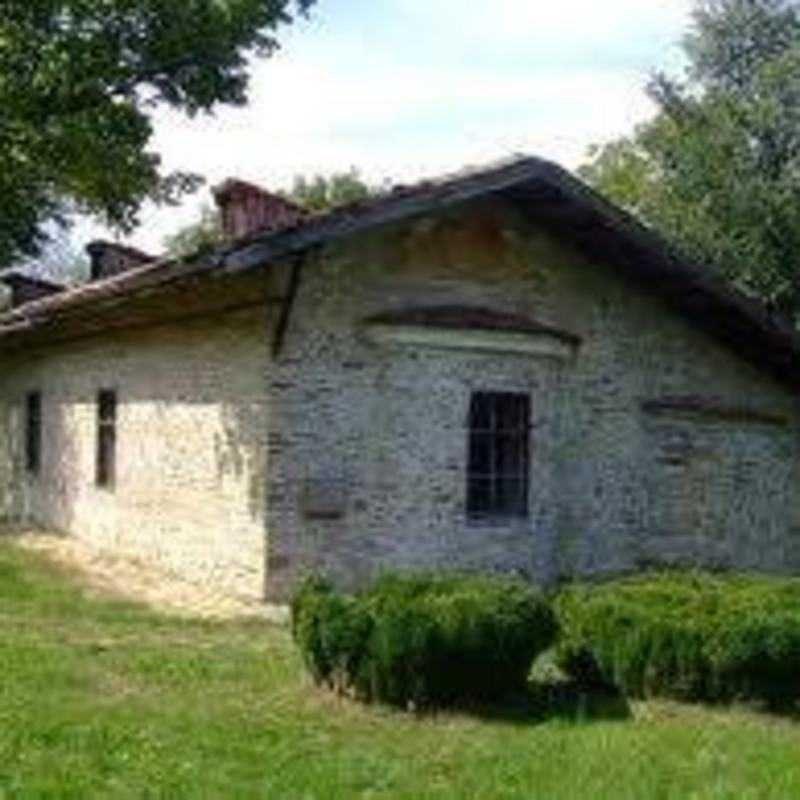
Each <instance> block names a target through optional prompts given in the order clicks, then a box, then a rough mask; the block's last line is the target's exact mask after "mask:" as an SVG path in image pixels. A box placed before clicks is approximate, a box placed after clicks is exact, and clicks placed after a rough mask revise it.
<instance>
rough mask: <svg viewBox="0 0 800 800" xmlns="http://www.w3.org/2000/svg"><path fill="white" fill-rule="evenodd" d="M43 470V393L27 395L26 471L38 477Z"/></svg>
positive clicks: (36, 391)
mask: <svg viewBox="0 0 800 800" xmlns="http://www.w3.org/2000/svg"><path fill="white" fill-rule="evenodd" d="M41 470H42V393H41V391H39V390H35V391H32V392H28V393H27V394H26V395H25V471H26V472H27V473H28V475H31V476H33V477H37V476H38V475H39V474H40V473H41Z"/></svg>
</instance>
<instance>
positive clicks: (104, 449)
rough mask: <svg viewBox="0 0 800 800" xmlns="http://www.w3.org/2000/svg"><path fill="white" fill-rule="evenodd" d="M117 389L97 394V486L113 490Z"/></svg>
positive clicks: (115, 454) (115, 472) (115, 463)
mask: <svg viewBox="0 0 800 800" xmlns="http://www.w3.org/2000/svg"><path fill="white" fill-rule="evenodd" d="M118 405H119V403H118V398H117V391H116V389H101V390H100V391H99V392H98V393H97V451H96V454H95V486H97V487H98V488H100V489H108V490H113V489H114V487H115V485H116V479H117V409H118Z"/></svg>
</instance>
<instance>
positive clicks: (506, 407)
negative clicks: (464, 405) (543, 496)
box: [465, 390, 531, 523]
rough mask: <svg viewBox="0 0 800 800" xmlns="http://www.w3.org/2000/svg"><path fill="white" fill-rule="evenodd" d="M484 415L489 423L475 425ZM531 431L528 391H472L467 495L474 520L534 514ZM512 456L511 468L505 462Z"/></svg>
mask: <svg viewBox="0 0 800 800" xmlns="http://www.w3.org/2000/svg"><path fill="white" fill-rule="evenodd" d="M481 417H482V418H483V419H484V420H488V424H487V425H483V426H479V425H477V424H476V422H477V421H478V419H479V418H481ZM509 418H511V419H512V423H513V424H511V425H510V426H509V425H507V424H506V423H507V422H508V420H509ZM530 431H531V397H530V394H529V393H527V392H511V391H483V390H481V391H473V392H472V394H471V395H470V402H469V410H468V418H467V465H466V466H467V469H466V498H465V509H466V516H467V519H468V520H469V521H470V522H474V523H481V522H492V521H497V520H515V519H518V520H523V519H528V518H529V516H530V497H529V495H530V471H531V470H530V460H531V442H530ZM481 450H483V451H484V452H483V456H481V453H480V451H481ZM509 459H510V461H511V462H512V463H511V470H510V471H509V472H505V471H502V469H501V467H500V464H501V462H505V461H508V460H509ZM480 460H483V461H484V462H485V463H484V465H483V468H482V469H481V471H477V470H476V462H478V461H480ZM487 489H488V491H487Z"/></svg>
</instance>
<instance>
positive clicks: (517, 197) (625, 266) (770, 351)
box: [0, 158, 800, 390]
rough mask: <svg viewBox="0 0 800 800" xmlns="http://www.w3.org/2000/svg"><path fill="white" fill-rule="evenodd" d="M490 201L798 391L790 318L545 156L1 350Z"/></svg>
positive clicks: (178, 270)
mask: <svg viewBox="0 0 800 800" xmlns="http://www.w3.org/2000/svg"><path fill="white" fill-rule="evenodd" d="M485 196H501V197H503V198H505V199H507V200H509V201H511V202H512V203H514V204H515V205H516V207H518V208H519V209H520V211H521V212H522V213H523V214H524V215H526V216H527V217H528V218H529V219H531V220H532V221H535V222H536V223H537V224H541V225H543V226H546V227H547V228H549V229H550V230H552V231H553V232H554V233H557V234H561V235H568V238H569V241H570V242H571V243H573V244H574V245H575V246H576V247H578V248H579V249H580V250H582V251H583V252H585V254H586V255H587V256H588V257H589V258H590V259H593V260H595V261H602V263H603V264H604V265H606V266H607V268H610V269H614V270H615V271H618V272H619V273H620V274H622V275H624V276H625V277H626V278H627V279H628V280H630V281H631V282H633V283H635V284H636V285H637V286H638V287H639V288H640V290H642V291H644V292H647V293H649V294H651V295H653V296H656V297H659V298H661V299H662V300H664V301H665V302H666V303H667V304H669V305H670V306H671V307H673V308H674V310H675V311H676V312H677V313H679V314H681V315H682V316H684V317H685V318H686V319H688V320H689V321H690V322H691V324H692V325H694V326H696V327H698V328H700V329H702V330H704V331H705V332H707V333H708V334H709V335H711V336H713V337H714V338H716V339H717V340H718V341H720V342H721V343H723V344H725V345H727V346H728V347H731V348H733V349H734V350H735V352H737V353H738V354H739V355H741V356H742V357H743V358H745V359H747V360H749V361H751V362H752V363H753V364H755V365H756V366H758V367H759V368H761V369H763V370H765V371H767V372H769V373H770V374H771V375H773V376H774V377H775V378H777V379H778V380H780V381H781V382H783V383H784V384H787V385H788V386H790V387H791V388H792V389H794V390H797V389H800V337H798V334H797V332H796V331H795V330H794V328H793V327H792V326H791V325H790V324H789V322H788V321H787V320H785V319H783V318H781V317H777V316H772V315H770V314H769V313H768V312H767V310H766V309H765V308H764V306H763V305H762V304H760V303H759V302H757V301H755V300H752V299H750V298H747V297H745V296H744V295H743V294H741V293H740V292H738V291H736V290H735V289H733V288H731V287H730V286H729V285H728V284H727V283H726V282H725V281H724V280H723V279H722V278H721V277H719V276H717V275H716V274H715V272H714V271H713V270H711V269H709V268H707V267H704V266H702V265H699V264H695V263H693V262H691V261H687V260H685V259H682V258H681V257H680V256H679V255H678V254H677V253H675V252H674V250H672V249H671V248H670V247H669V246H668V245H667V244H666V243H665V242H664V241H663V240H661V239H660V238H659V237H657V236H656V235H655V234H653V233H652V232H651V231H650V230H648V229H647V228H645V227H644V226H643V225H641V224H640V223H639V222H637V221H636V220H635V219H634V218H633V217H631V216H630V215H628V214H626V213H625V212H624V211H622V210H620V209H619V208H617V207H615V206H613V205H612V204H611V203H609V202H608V201H606V200H605V199H603V198H602V197H600V196H599V195H597V194H596V193H595V192H594V191H592V190H591V189H590V188H589V187H588V186H586V185H585V184H584V183H582V182H581V181H579V180H578V179H577V178H575V177H573V176H572V175H571V174H570V173H568V172H567V171H565V170H563V169H562V168H560V167H558V166H557V165H555V164H552V163H550V162H547V161H543V160H541V159H538V158H517V159H514V160H512V161H509V162H506V163H502V164H499V165H493V166H490V167H488V168H486V169H481V170H477V171H468V172H463V173H460V174H457V175H454V176H450V177H447V178H444V179H441V180H437V181H426V182H422V183H419V184H416V185H415V186H413V187H401V188H397V189H395V190H394V191H392V192H391V193H388V194H386V195H384V196H381V197H379V198H377V199H373V200H368V201H364V202H362V203H359V204H355V205H351V206H347V207H345V208H343V209H340V210H337V211H334V212H331V213H329V214H325V215H321V216H318V217H312V218H310V219H308V220H304V221H302V222H300V223H298V224H297V225H294V226H292V227H289V228H285V229H282V230H279V231H275V232H269V233H266V234H262V235H258V236H254V237H250V238H249V239H245V240H240V241H238V242H236V243H235V244H232V245H230V246H228V247H226V248H224V249H222V250H220V251H218V252H216V253H214V254H212V255H210V256H208V257H205V258H200V259H196V260H193V261H187V262H174V261H157V262H154V263H152V264H146V265H144V266H142V267H138V268H135V269H132V270H129V271H128V272H125V273H123V274H121V275H118V276H114V277H113V278H108V279H106V280H102V281H97V282H95V283H91V284H88V285H84V286H81V287H77V288H75V289H71V290H67V291H64V292H61V293H59V294H58V295H55V296H53V297H48V298H45V299H43V300H39V301H35V302H32V303H28V304H26V305H24V306H23V307H21V308H18V309H15V310H13V311H11V312H10V313H7V314H4V315H3V316H0V351H2V350H3V349H5V348H8V347H10V346H11V345H12V344H17V345H22V344H24V342H25V341H26V337H27V336H29V335H30V334H31V333H32V332H33V331H43V330H47V329H48V328H51V329H53V327H54V326H56V327H57V326H58V324H59V321H61V320H64V319H72V320H78V319H80V318H81V317H82V316H87V317H88V318H91V319H93V320H94V321H95V328H97V327H98V326H99V327H102V324H103V323H102V320H103V319H105V318H108V321H109V323H110V322H111V318H112V315H109V314H108V313H107V309H109V308H111V307H119V306H120V304H124V303H128V302H132V301H133V298H135V297H138V296H142V295H148V296H152V295H153V294H158V293H161V292H165V293H174V292H175V291H176V290H177V289H179V288H180V287H182V286H186V285H188V284H194V285H198V284H199V282H203V281H204V280H205V279H206V278H210V277H213V278H214V279H215V282H216V281H223V282H225V281H227V280H228V279H233V277H234V276H236V275H239V274H242V273H247V272H250V271H253V270H257V269H260V268H262V267H264V266H265V265H276V264H278V263H280V262H282V261H286V260H291V259H292V257H294V256H296V255H298V254H302V253H305V252H307V251H309V250H311V249H313V248H316V247H319V246H321V245H325V244H327V243H330V242H334V241H337V240H341V239H345V238H348V237H351V236H354V235H356V234H358V233H361V232H364V231H367V230H370V229H374V228H377V227H380V226H385V225H391V224H393V223H398V222H401V221H403V220H407V219H412V218H415V217H418V216H421V215H425V214H429V213H432V212H435V211H437V210H440V209H445V208H447V207H451V206H455V205H457V204H461V203H465V202H468V201H470V200H473V199H476V198H479V197H485Z"/></svg>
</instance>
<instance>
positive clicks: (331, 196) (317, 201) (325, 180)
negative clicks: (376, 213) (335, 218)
mask: <svg viewBox="0 0 800 800" xmlns="http://www.w3.org/2000/svg"><path fill="white" fill-rule="evenodd" d="M377 192H378V189H377V188H376V187H371V186H369V185H368V184H366V183H365V182H364V181H363V180H362V179H361V174H360V172H359V171H358V170H357V169H356V168H355V167H351V168H350V169H349V170H347V171H346V172H334V173H333V174H331V175H329V176H327V177H326V176H325V175H320V174H317V175H314V177H313V178H310V179H308V178H306V177H304V176H303V175H297V176H295V179H294V184H293V185H292V188H291V190H289V191H288V192H284V193H283V194H284V195H285V196H286V197H287V198H288V199H289V200H291V201H293V202H294V203H297V205H299V206H302V207H303V208H305V209H306V210H307V211H311V212H319V211H328V210H330V209H332V208H336V207H337V206H342V205H347V204H348V203H355V202H358V201H359V200H366V199H368V198H369V197H370V196H372V195H374V194H376V193H377Z"/></svg>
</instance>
